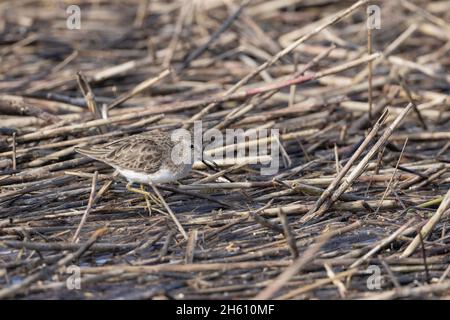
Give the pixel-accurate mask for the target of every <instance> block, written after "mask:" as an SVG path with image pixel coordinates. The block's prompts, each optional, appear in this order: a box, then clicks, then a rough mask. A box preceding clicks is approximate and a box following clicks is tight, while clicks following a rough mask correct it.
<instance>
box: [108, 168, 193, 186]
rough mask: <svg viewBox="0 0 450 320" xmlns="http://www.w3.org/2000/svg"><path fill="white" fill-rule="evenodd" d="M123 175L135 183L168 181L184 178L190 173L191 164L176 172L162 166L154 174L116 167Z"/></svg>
mask: <svg viewBox="0 0 450 320" xmlns="http://www.w3.org/2000/svg"><path fill="white" fill-rule="evenodd" d="M115 169H116V170H117V171H119V173H120V174H121V175H123V176H124V177H125V178H126V179H127V180H128V181H129V182H134V183H145V184H150V183H167V182H172V181H176V180H178V179H181V178H184V177H186V176H187V175H188V174H189V171H190V169H191V166H186V167H185V168H184V170H183V171H181V172H176V171H175V172H174V171H172V170H169V169H167V168H161V169H159V170H158V171H156V172H155V173H153V174H146V173H142V172H136V171H133V170H129V169H122V168H119V167H116V168H115Z"/></svg>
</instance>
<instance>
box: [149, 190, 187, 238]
mask: <svg viewBox="0 0 450 320" xmlns="http://www.w3.org/2000/svg"><path fill="white" fill-rule="evenodd" d="M151 187H152V188H153V191H155V193H156V195H157V196H158V198H159V199H160V200H161V202H162V204H163V205H164V207H165V208H166V210H167V212H168V213H169V215H170V217H171V218H172V220H173V221H174V222H175V225H176V226H177V228H178V230H179V231H180V233H181V234H182V235H183V237H184V239H185V240H188V239H189V237H188V235H187V233H186V231H184V229H183V226H182V225H181V223H180V221H178V219H177V217H176V216H175V214H174V213H173V211H172V209H170V207H169V206H168V205H167V203H166V200H164V198H163V196H162V195H161V193H160V192H159V190H158V188H157V187H156V186H155V185H154V184H151Z"/></svg>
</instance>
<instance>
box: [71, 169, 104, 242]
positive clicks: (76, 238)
mask: <svg viewBox="0 0 450 320" xmlns="http://www.w3.org/2000/svg"><path fill="white" fill-rule="evenodd" d="M97 179H98V171H95V173H94V176H93V177H92V184H91V193H90V195H89V201H88V205H87V207H86V210H85V211H84V214H83V217H82V218H81V221H80V224H79V225H78V228H77V230H76V231H75V234H74V235H73V238H72V243H78V241H79V240H80V239H79V236H80V232H81V228H83V226H84V224H85V222H86V220H87V217H88V215H89V213H90V212H91V209H92V205H93V204H94V199H95V187H96V185H97Z"/></svg>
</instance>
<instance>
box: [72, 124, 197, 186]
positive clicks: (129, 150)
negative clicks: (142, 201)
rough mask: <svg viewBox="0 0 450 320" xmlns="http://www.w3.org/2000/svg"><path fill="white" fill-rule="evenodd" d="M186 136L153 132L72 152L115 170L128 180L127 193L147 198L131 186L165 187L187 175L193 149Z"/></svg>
mask: <svg viewBox="0 0 450 320" xmlns="http://www.w3.org/2000/svg"><path fill="white" fill-rule="evenodd" d="M181 133H183V132H182V130H181ZM186 133H188V132H187V131H186V130H184V135H183V134H172V133H171V132H167V131H162V130H152V131H148V132H145V133H141V134H137V135H133V136H129V137H126V138H122V139H119V140H115V141H112V142H108V143H106V144H101V145H94V146H89V147H83V148H77V147H76V148H75V151H76V152H79V153H81V154H83V155H85V156H88V157H90V158H93V159H95V160H98V161H101V162H104V163H106V164H108V165H110V166H111V167H113V168H115V169H116V170H117V171H118V172H119V173H120V174H121V175H122V176H124V177H125V178H126V179H127V180H128V184H127V189H128V190H129V191H133V192H137V193H141V194H144V195H148V193H146V192H145V191H143V190H139V189H135V188H132V184H133V183H139V184H141V187H142V184H149V185H154V184H158V183H168V182H172V181H176V180H179V179H182V178H184V177H186V176H188V175H189V172H190V171H191V168H192V163H193V154H194V152H193V149H194V145H193V143H191V138H190V134H189V135H187V134H186Z"/></svg>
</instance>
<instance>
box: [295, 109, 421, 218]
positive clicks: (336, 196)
mask: <svg viewBox="0 0 450 320" xmlns="http://www.w3.org/2000/svg"><path fill="white" fill-rule="evenodd" d="M412 107H413V104H412V103H409V104H408V105H407V106H406V107H405V108H404V109H403V110H402V112H401V113H400V114H399V115H398V116H397V117H396V118H395V120H394V121H393V122H392V123H391V124H390V125H389V126H388V127H387V128H386V130H385V131H384V133H383V135H382V136H381V137H380V139H378V141H377V142H376V143H375V145H374V146H373V147H372V148H371V149H370V150H369V152H368V153H367V154H366V155H365V156H364V158H363V159H361V161H360V162H359V163H358V165H357V166H356V167H355V168H354V169H353V170H352V172H351V173H350V174H349V175H348V176H347V177H346V178H345V179H344V181H343V182H342V183H341V185H340V187H339V188H338V189H337V190H336V191H335V192H333V194H332V195H331V197H330V198H329V199H328V200H327V201H326V202H324V203H323V204H322V205H321V207H320V208H319V209H318V211H316V212H314V213H311V214H307V215H305V216H304V217H302V219H301V221H302V222H303V223H306V222H308V221H311V220H312V219H315V218H317V217H319V216H320V215H322V214H323V213H324V212H325V211H326V210H328V209H329V208H330V207H331V205H332V204H333V203H334V202H335V201H336V200H337V199H339V197H340V196H341V195H342V194H343V193H344V192H345V190H347V188H348V187H350V186H351V185H352V183H353V182H354V181H355V180H356V179H357V178H358V177H359V176H360V175H361V174H362V173H363V172H364V170H365V168H366V166H367V164H368V163H369V161H370V160H371V159H372V157H373V156H374V155H375V154H376V153H377V152H378V150H380V149H381V148H382V147H383V146H384V145H385V144H386V142H387V140H388V139H389V137H390V136H391V135H392V133H393V132H394V130H395V129H396V128H397V127H398V126H399V125H400V123H401V122H402V121H403V119H404V118H405V117H406V115H407V114H408V113H409V111H410V110H411V108H412Z"/></svg>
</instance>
